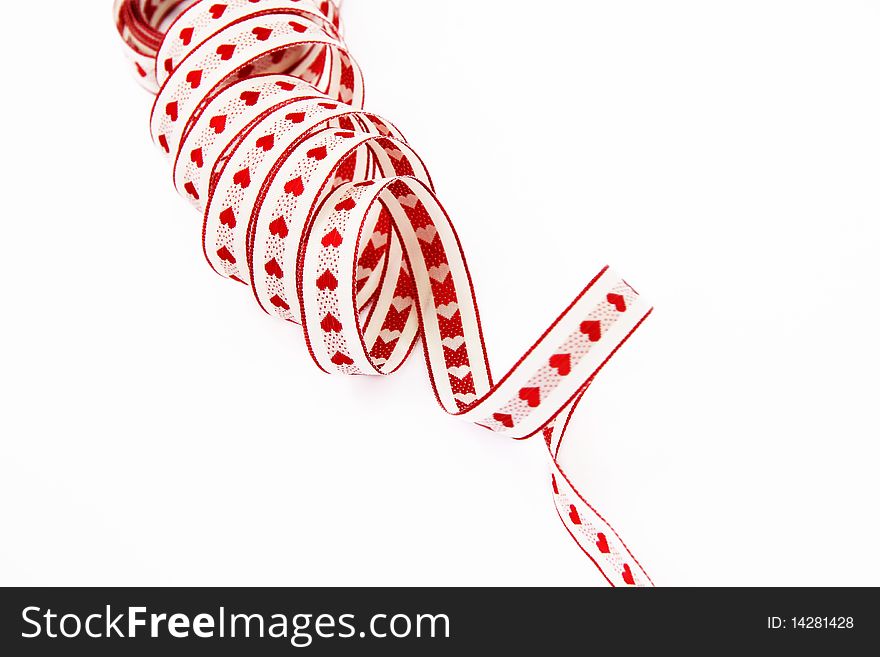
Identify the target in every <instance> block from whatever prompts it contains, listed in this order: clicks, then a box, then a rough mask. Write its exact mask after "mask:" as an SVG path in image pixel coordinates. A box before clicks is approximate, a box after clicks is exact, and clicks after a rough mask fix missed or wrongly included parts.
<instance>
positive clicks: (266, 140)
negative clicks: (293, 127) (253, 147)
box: [257, 135, 275, 153]
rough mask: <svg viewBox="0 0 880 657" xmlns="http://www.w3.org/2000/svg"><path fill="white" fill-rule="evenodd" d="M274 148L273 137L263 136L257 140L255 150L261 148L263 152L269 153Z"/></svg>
mask: <svg viewBox="0 0 880 657" xmlns="http://www.w3.org/2000/svg"><path fill="white" fill-rule="evenodd" d="M273 146H275V135H264V136H263V137H260V138H259V139H257V148H262V149H263V151H264V152H267V153H268V152H269V151H271V150H272V147H273Z"/></svg>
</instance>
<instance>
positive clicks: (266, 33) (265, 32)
mask: <svg viewBox="0 0 880 657" xmlns="http://www.w3.org/2000/svg"><path fill="white" fill-rule="evenodd" d="M252 31H253V33H254V36H255V37H257V41H265V40H266V39H268V38H269V37H270V36H272V30H270V29H269V28H268V27H255V28H254V29H253V30H252Z"/></svg>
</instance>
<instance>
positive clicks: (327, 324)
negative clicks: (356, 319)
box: [321, 313, 342, 333]
mask: <svg viewBox="0 0 880 657" xmlns="http://www.w3.org/2000/svg"><path fill="white" fill-rule="evenodd" d="M321 328H322V329H324V331H325V332H327V333H339V332H340V331H341V330H342V322H340V321H339V320H338V319H336V318H335V317H334V316H333V315H331V314H330V313H327V316H326V317H324V319H322V320H321Z"/></svg>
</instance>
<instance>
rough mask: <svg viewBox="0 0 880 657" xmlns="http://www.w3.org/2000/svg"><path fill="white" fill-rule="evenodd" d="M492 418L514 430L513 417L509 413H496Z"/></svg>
mask: <svg viewBox="0 0 880 657" xmlns="http://www.w3.org/2000/svg"><path fill="white" fill-rule="evenodd" d="M492 417H493V418H495V420H496V421H497V422H500V423H501V424H503V425H504V426H505V427H507V428H508V429H513V416H511V415H508V414H507V413H495V414H494V415H492Z"/></svg>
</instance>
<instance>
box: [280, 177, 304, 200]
mask: <svg viewBox="0 0 880 657" xmlns="http://www.w3.org/2000/svg"><path fill="white" fill-rule="evenodd" d="M284 191H285V192H287V193H288V194H293V195H294V196H299V195H300V194H302V193H303V192H304V191H305V187H303V179H302V178H301V177H298V178H294V179H293V180H289V181H287V183H286V184H285V185H284Z"/></svg>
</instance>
